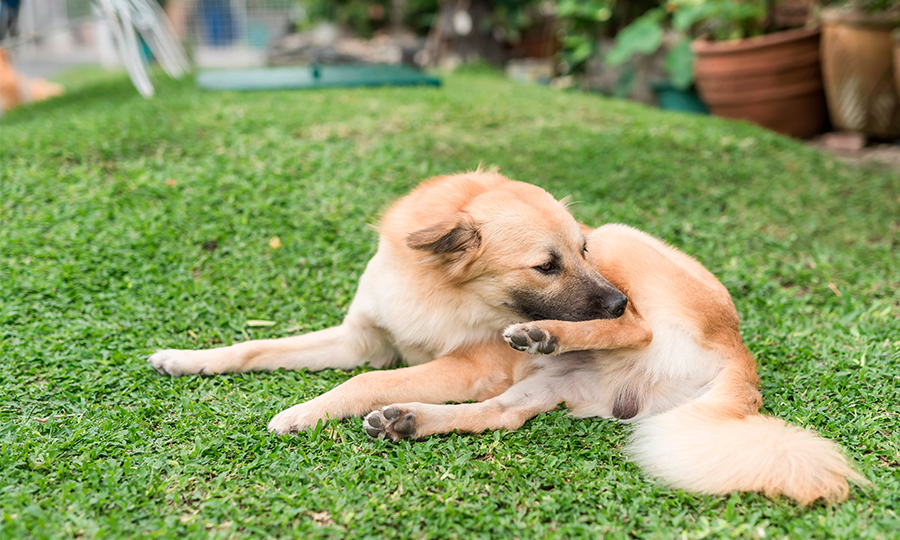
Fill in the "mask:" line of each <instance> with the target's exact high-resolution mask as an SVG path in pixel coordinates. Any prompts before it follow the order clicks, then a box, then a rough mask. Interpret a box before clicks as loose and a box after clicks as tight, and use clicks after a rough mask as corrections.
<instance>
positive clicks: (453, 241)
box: [406, 216, 481, 255]
mask: <svg viewBox="0 0 900 540" xmlns="http://www.w3.org/2000/svg"><path fill="white" fill-rule="evenodd" d="M406 245H407V246H409V247H410V248H412V249H419V250H422V251H430V252H432V253H434V254H436V255H451V254H454V253H461V252H465V251H474V250H476V249H478V248H479V247H481V234H480V233H479V232H478V227H477V226H476V225H475V222H474V221H472V219H471V218H470V217H468V216H465V217H462V218H459V219H453V220H447V221H442V222H440V223H437V224H435V225H432V226H430V227H426V228H424V229H422V230H420V231H416V232H414V233H411V234H410V235H409V236H407V237H406Z"/></svg>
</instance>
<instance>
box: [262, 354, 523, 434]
mask: <svg viewBox="0 0 900 540" xmlns="http://www.w3.org/2000/svg"><path fill="white" fill-rule="evenodd" d="M522 358H523V356H522V355H521V354H520V353H517V352H516V351H513V350H512V349H510V348H509V347H507V346H506V344H505V343H503V342H502V341H496V342H493V343H487V344H482V345H479V346H477V347H474V348H473V349H472V350H469V351H461V352H460V353H458V354H455V355H453V356H445V357H442V358H438V359H437V360H433V361H431V362H427V363H424V364H420V365H417V366H412V367H407V368H401V369H393V370H389V371H370V372H367V373H362V374H360V375H357V376H356V377H353V378H352V379H350V380H349V381H347V382H345V383H344V384H342V385H340V386H338V387H337V388H334V389H333V390H331V391H329V392H326V393H324V394H322V395H321V396H319V397H317V398H315V399H312V400H310V401H307V402H305V403H301V404H299V405H295V406H293V407H291V408H290V409H287V410H285V411H282V412H281V413H279V414H277V415H276V416H275V417H274V418H272V421H271V422H269V431H272V432H274V433H275V434H277V435H283V434H285V433H296V432H299V431H302V430H304V429H306V428H308V427H312V426H315V425H316V422H318V421H319V420H325V419H329V418H330V419H333V420H337V419H341V418H347V417H349V416H362V415H363V414H366V413H367V412H369V411H372V410H375V409H377V408H379V407H384V406H385V405H390V404H391V403H403V402H408V401H420V402H425V403H445V402H447V401H470V400H475V401H481V400H485V399H488V398H492V397H494V396H496V395H498V394H500V393H502V392H503V391H505V390H506V389H507V388H509V387H510V385H512V384H513V381H514V380H515V379H516V366H517V365H518V364H519V362H520V360H522Z"/></svg>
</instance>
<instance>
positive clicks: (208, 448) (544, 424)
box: [0, 72, 900, 540]
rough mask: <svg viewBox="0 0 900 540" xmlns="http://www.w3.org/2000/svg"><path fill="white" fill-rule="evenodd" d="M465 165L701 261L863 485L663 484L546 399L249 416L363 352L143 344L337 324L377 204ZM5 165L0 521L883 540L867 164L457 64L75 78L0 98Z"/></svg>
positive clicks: (766, 368) (879, 353)
mask: <svg viewBox="0 0 900 540" xmlns="http://www.w3.org/2000/svg"><path fill="white" fill-rule="evenodd" d="M479 163H484V164H485V165H496V166H499V167H500V169H501V171H502V172H503V173H505V174H507V175H508V176H510V177H512V178H516V179H519V180H525V181H528V182H533V183H535V184H538V185H540V186H543V187H545V188H546V189H548V190H549V191H551V192H552V193H554V194H555V195H556V196H558V197H562V196H565V195H569V196H571V197H572V199H574V200H575V201H578V204H576V205H575V206H574V207H573V212H574V213H575V214H576V217H577V218H578V219H579V220H582V221H584V222H586V223H590V224H595V225H597V224H601V223H604V222H610V221H617V222H624V223H627V224H630V225H633V226H636V227H639V228H641V229H644V230H646V231H649V232H651V233H652V234H654V235H656V236H658V237H661V238H663V239H665V240H667V241H668V242H670V243H672V244H674V245H675V246H677V247H678V248H680V249H682V250H684V251H686V252H687V253H689V254H691V255H693V256H695V257H696V258H698V259H699V260H700V261H701V262H702V263H704V264H705V265H706V266H707V267H708V268H709V269H710V270H712V271H713V273H715V274H716V275H717V276H718V277H719V278H720V279H721V280H722V282H723V283H724V284H725V285H726V286H727V287H728V289H729V290H730V291H731V293H732V295H733V297H734V300H735V303H736V304H737V307H738V311H739V312H740V314H741V317H742V320H743V335H744V339H745V341H746V342H747V345H748V346H749V348H750V350H751V351H752V352H753V353H754V355H755V356H756V358H757V359H758V361H759V364H760V371H761V376H762V391H763V395H764V398H765V403H764V410H765V412H766V413H767V414H771V415H775V416H778V417H780V418H784V419H785V420H787V421H789V422H792V423H795V424H798V425H802V426H806V427H812V428H814V429H816V430H818V431H819V432H820V433H821V434H822V435H824V436H825V437H828V438H830V439H833V440H835V441H837V442H838V443H839V444H841V445H842V446H843V447H844V448H845V449H846V451H847V453H848V454H849V455H850V456H851V458H852V459H853V460H854V461H855V463H856V464H857V465H858V467H859V469H860V471H861V472H862V474H863V475H864V476H866V477H867V478H869V479H870V480H871V481H872V483H873V487H872V488H870V489H867V490H860V489H854V490H852V492H851V496H850V499H849V500H848V501H847V502H846V503H844V504H841V505H837V506H827V505H823V504H818V505H815V506H813V507H812V508H798V507H796V506H794V505H792V504H791V503H790V502H788V501H787V500H785V499H775V500H772V499H767V498H765V497H763V496H761V495H757V494H740V495H731V496H728V497H708V496H699V495H692V494H689V493H685V492H682V491H677V490H670V489H667V488H666V487H664V486H661V485H659V484H658V483H656V482H654V481H653V480H652V479H649V478H647V477H646V476H644V475H643V474H642V473H641V472H640V470H639V469H638V468H637V467H636V466H634V465H633V464H631V463H629V462H627V461H626V460H625V459H624V457H623V455H622V447H623V445H624V441H625V439H626V437H627V435H628V429H627V427H624V426H621V425H618V424H616V423H614V422H611V421H607V420H601V419H587V420H573V419H571V418H569V417H567V415H566V412H565V410H564V409H562V408H560V409H558V410H556V411H554V412H552V413H549V414H545V415H542V416H540V417H538V418H536V419H534V420H532V421H530V422H528V423H526V424H525V426H524V427H523V428H522V429H520V430H519V431H516V432H486V433H484V434H481V435H469V434H462V435H458V434H451V435H447V436H436V437H430V438H428V439H426V440H423V441H420V442H401V443H398V444H390V443H386V442H383V441H372V440H369V438H368V437H367V436H366V435H365V433H364V432H363V431H362V429H361V421H360V420H359V419H350V420H346V421H343V422H332V423H330V424H329V425H328V426H327V427H326V428H325V429H320V430H319V431H316V432H313V433H303V434H300V435H299V436H296V437H273V436H269V435H268V434H267V433H266V429H265V426H266V423H267V422H268V420H269V419H270V417H271V416H272V415H274V414H275V413H276V412H278V411H280V410H282V409H283V408H285V407H287V406H289V405H293V404H295V403H298V402H300V401H302V400H306V399H310V398H312V397H314V396H316V395H318V394H320V393H322V392H323V391H325V390H327V389H330V388H332V387H334V386H335V385H337V384H339V383H340V382H342V381H345V380H347V379H348V378H349V377H351V376H352V375H354V373H359V372H361V371H362V370H357V371H356V372H354V373H345V372H340V371H325V372H320V373H310V372H305V371H304V372H288V371H283V370H282V371H278V372H275V373H253V374H239V375H224V376H218V377H202V378H201V377H188V378H181V379H170V378H165V377H161V376H159V375H158V374H157V373H156V372H155V371H154V370H153V369H151V368H150V366H149V365H148V364H146V363H145V361H144V359H145V358H146V356H147V355H148V354H150V353H151V352H152V351H153V350H154V349H156V348H161V347H172V348H200V347H215V346H218V345H222V344H230V343H233V342H237V341H242V340H247V339H253V338H266V337H280V336H287V335H293V334H296V333H299V332H307V331H310V330H317V329H321V328H324V327H326V326H331V325H334V324H337V323H339V322H340V320H341V318H342V315H343V313H344V311H345V309H346V308H347V306H348V305H349V302H350V299H351V298H352V296H353V293H354V291H355V287H356V280H357V278H358V277H359V275H360V274H361V273H362V270H363V268H364V265H365V264H366V261H367V260H368V258H369V257H370V256H371V255H372V254H373V253H374V251H375V247H376V234H375V232H374V231H373V230H372V229H371V228H370V227H369V225H370V224H371V223H373V222H375V221H376V220H377V217H378V213H379V211H380V209H382V208H384V207H385V206H386V205H387V204H388V203H389V202H390V201H391V200H393V199H395V198H397V197H399V196H401V195H403V194H404V193H406V192H407V191H409V190H410V189H411V188H412V187H413V186H415V185H416V184H417V183H418V182H419V181H420V180H422V179H424V178H427V177H429V176H432V175H436V174H442V173H450V172H455V171H460V170H463V169H471V168H474V167H475V166H476V165H478V164H479ZM0 179H2V185H0V205H2V206H0V209H2V210H0V211H2V226H0V246H2V253H0V284H2V286H0V321H2V324H0V357H2V362H0V479H2V482H0V537H2V538H25V537H36V538H50V537H54V538H100V537H102V538H128V537H134V536H146V537H170V538H171V537H177V538H180V539H185V540H186V539H193V538H243V537H270V536H286V537H287V536H294V537H297V538H327V537H334V536H340V535H346V536H348V537H349V536H352V537H359V538H364V537H385V538H463V539H469V538H581V537H583V538H599V537H601V536H602V537H606V538H657V539H672V538H676V537H677V538H717V537H728V538H732V537H738V538H813V539H822V538H853V539H856V538H884V539H887V538H900V517H898V512H900V292H898V290H900V176H898V175H896V174H894V173H888V172H884V171H878V170H866V169H854V168H850V167H847V166H844V165H842V164H840V163H837V162H835V161H834V160H833V159H831V158H829V157H826V156H823V155H821V154H819V153H818V152H817V151H815V150H812V149H809V148H806V147H804V146H803V144H801V143H799V142H796V141H793V140H789V139H786V138H783V137H780V136H776V135H774V134H771V133H769V132H766V131H763V130H762V129H758V128H756V127H753V126H750V125H748V124H742V123H732V122H726V121H723V120H719V119H715V118H708V117H706V118H703V117H693V116H683V115H679V114H669V113H664V112H660V111H656V110H652V109H649V108H646V107H643V106H640V105H635V104H631V103H627V102H621V101H613V100H607V99H604V98H601V97H597V96H592V95H583V94H577V93H563V92H556V91H553V90H550V89H547V88H540V87H525V86H520V85H517V84H514V83H511V82H507V81H505V80H502V79H500V78H497V77H496V76H493V75H490V74H484V73H474V72H473V73H468V74H458V75H453V76H448V77H446V79H445V85H444V87H443V88H441V89H366V90H328V91H299V92H260V93H243V94H238V93H207V92H203V91H200V90H198V89H196V88H195V87H194V85H193V83H192V82H190V81H185V82H172V81H168V80H166V79H163V80H161V81H159V84H158V98H156V99H154V100H152V101H145V100H143V99H141V98H140V97H139V96H138V95H137V93H136V92H135V91H134V89H133V88H132V87H131V86H130V84H129V83H128V81H127V79H125V78H123V77H121V76H119V75H92V76H90V77H86V78H82V79H81V80H79V81H76V82H74V83H73V84H72V86H71V88H70V92H69V94H68V96H66V97H65V98H63V99H59V100H55V101H52V102H48V103H43V104H39V105H36V106H33V107H28V108H25V109H22V110H18V111H13V112H12V113H11V114H8V115H7V116H5V117H3V119H2V120H0ZM274 237H278V238H279V239H280V244H281V245H280V247H278V248H273V247H271V246H270V241H271V240H272V239H273V238H274ZM255 319H263V320H269V321H274V322H275V323H276V324H275V325H274V326H269V327H254V326H248V324H247V322H248V320H255Z"/></svg>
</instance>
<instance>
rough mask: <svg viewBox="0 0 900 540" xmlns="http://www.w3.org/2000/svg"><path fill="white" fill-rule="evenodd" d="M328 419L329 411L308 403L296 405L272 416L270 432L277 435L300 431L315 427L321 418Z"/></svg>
mask: <svg viewBox="0 0 900 540" xmlns="http://www.w3.org/2000/svg"><path fill="white" fill-rule="evenodd" d="M327 419H328V415H327V413H325V412H324V411H321V410H318V409H316V408H313V407H310V406H309V405H308V404H307V403H301V404H300V405H294V406H293V407H291V408H290V409H285V410H283V411H281V412H280V413H278V414H276V415H275V416H274V417H272V420H270V421H269V426H268V430H269V433H274V434H275V435H287V434H294V433H300V432H301V431H304V430H306V429H308V428H311V427H314V426H315V425H316V423H318V421H319V420H322V421H323V422H324V421H325V420H327Z"/></svg>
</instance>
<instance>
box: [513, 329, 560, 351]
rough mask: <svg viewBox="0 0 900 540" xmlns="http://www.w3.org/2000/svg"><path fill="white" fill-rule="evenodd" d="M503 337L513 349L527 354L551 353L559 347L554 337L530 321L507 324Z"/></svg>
mask: <svg viewBox="0 0 900 540" xmlns="http://www.w3.org/2000/svg"><path fill="white" fill-rule="evenodd" d="M503 339H505V340H506V342H507V343H509V346H510V347H512V348H513V349H515V350H517V351H522V352H526V353H528V354H553V353H555V352H557V351H558V349H559V347H558V345H559V343H558V341H557V339H556V338H555V337H553V336H551V335H550V334H549V333H548V332H546V331H545V330H543V329H541V328H540V327H538V326H537V325H535V324H532V323H522V324H513V325H511V326H507V327H506V330H504V331H503Z"/></svg>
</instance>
